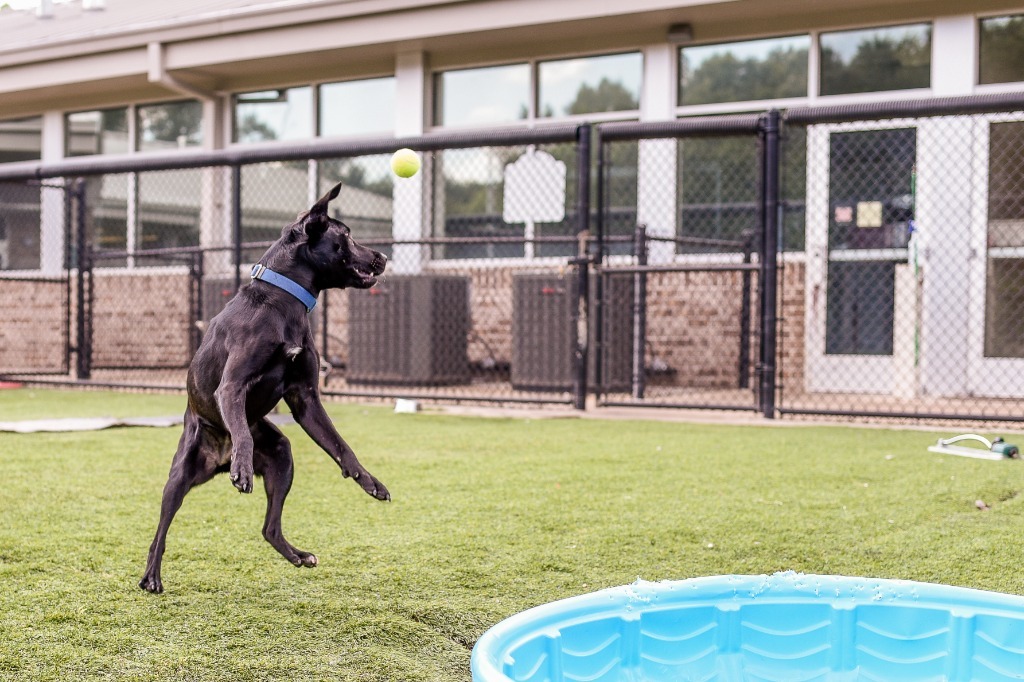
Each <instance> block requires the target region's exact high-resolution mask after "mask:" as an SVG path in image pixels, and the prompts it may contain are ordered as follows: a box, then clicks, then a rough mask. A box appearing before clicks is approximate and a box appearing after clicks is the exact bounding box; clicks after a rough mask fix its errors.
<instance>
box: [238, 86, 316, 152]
mask: <svg viewBox="0 0 1024 682" xmlns="http://www.w3.org/2000/svg"><path fill="white" fill-rule="evenodd" d="M234 136H235V142H268V141H271V140H302V139H308V138H311V137H313V88H311V87H308V86H305V87H300V88H284V89H280V90H261V91H260V92H248V93H244V94H240V95H236V96H235V133H234Z"/></svg>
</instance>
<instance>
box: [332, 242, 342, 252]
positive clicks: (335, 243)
mask: <svg viewBox="0 0 1024 682" xmlns="http://www.w3.org/2000/svg"><path fill="white" fill-rule="evenodd" d="M333 246H334V252H335V253H337V252H338V251H341V244H339V243H338V242H334V244H333Z"/></svg>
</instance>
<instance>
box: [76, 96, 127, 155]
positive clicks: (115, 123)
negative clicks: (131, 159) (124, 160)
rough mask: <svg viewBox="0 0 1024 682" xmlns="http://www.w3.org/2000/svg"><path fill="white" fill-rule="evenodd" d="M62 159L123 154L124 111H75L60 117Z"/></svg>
mask: <svg viewBox="0 0 1024 682" xmlns="http://www.w3.org/2000/svg"><path fill="white" fill-rule="evenodd" d="M64 130H65V141H64V154H65V156H88V155H90V154H126V153H128V151H129V150H130V149H131V145H130V144H129V140H128V108H127V107H121V108H119V109H101V110H97V111H79V112H76V113H73V114H67V115H66V116H65V117H64Z"/></svg>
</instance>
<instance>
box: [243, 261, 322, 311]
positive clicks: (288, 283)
mask: <svg viewBox="0 0 1024 682" xmlns="http://www.w3.org/2000/svg"><path fill="white" fill-rule="evenodd" d="M252 278H253V279H259V280H263V281H264V282H266V283H267V284H273V285H274V286H275V287H277V288H278V289H284V290H285V291H287V292H288V293H289V294H291V295H292V296H294V297H295V298H297V299H299V300H300V301H302V305H304V306H306V312H307V313H308V312H310V311H312V310H313V307H314V306H315V305H316V296H314V295H313V294H311V293H309V292H308V291H306V290H305V289H303V288H302V286H300V285H299V284H296V283H295V282H293V281H292V280H290V279H288V278H287V277H285V276H284V275H282V274H280V273H278V272H274V271H273V270H271V269H270V268H268V267H267V266H265V265H261V264H259V263H257V264H256V265H254V266H252Z"/></svg>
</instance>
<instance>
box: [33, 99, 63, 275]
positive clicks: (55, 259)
mask: <svg viewBox="0 0 1024 682" xmlns="http://www.w3.org/2000/svg"><path fill="white" fill-rule="evenodd" d="M42 145H43V148H42V155H41V156H42V161H43V163H54V162H57V161H60V160H61V159H62V158H64V114H63V113H61V112H59V111H48V112H46V113H45V114H43V130H42ZM63 184H65V181H64V180H63V179H61V178H54V179H52V180H47V181H46V183H45V185H49V187H47V186H45V185H44V187H43V189H42V191H41V192H40V205H39V269H40V270H42V272H43V274H46V275H58V274H60V272H61V271H62V270H63V269H64V250H65V248H66V247H65V242H64V234H65V232H66V225H65V224H64V221H65V212H64V200H65V197H64V192H65V190H62V189H54V188H53V187H54V186H55V185H63Z"/></svg>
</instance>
